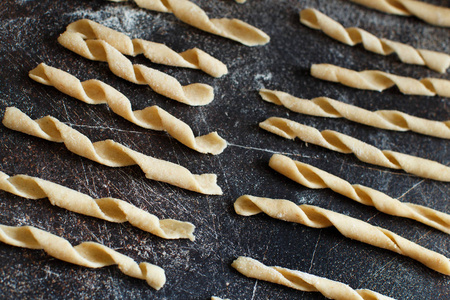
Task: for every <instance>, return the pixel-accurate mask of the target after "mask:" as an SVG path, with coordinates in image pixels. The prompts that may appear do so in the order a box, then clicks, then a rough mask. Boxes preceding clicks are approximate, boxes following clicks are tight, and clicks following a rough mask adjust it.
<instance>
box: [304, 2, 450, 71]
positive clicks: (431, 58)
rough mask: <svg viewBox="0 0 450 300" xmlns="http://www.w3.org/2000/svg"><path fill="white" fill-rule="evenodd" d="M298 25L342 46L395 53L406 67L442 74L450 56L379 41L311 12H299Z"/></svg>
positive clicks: (369, 34)
mask: <svg viewBox="0 0 450 300" xmlns="http://www.w3.org/2000/svg"><path fill="white" fill-rule="evenodd" d="M300 22H301V23H303V24H304V25H306V26H308V27H310V28H314V29H318V30H322V31H323V32H324V33H325V34H326V35H328V36H330V37H332V38H334V39H336V40H338V41H340V42H341V43H344V44H346V45H350V46H355V45H357V44H360V43H362V45H363V46H364V48H365V49H366V50H369V51H371V52H375V53H377V54H381V55H389V54H392V53H396V54H397V55H398V57H399V58H400V60H401V61H402V62H404V63H407V64H414V65H425V66H427V67H428V68H430V69H432V70H435V71H437V72H440V73H445V71H446V69H447V68H448V67H449V66H450V55H448V54H446V53H442V52H436V51H430V50H425V49H415V48H413V47H411V46H409V45H406V44H402V43H399V42H394V41H391V40H388V39H380V38H378V37H376V36H374V35H373V34H371V33H369V32H367V31H365V30H363V29H360V28H357V27H351V28H344V26H342V25H341V24H340V23H338V22H336V21H335V20H333V19H331V18H330V17H328V16H326V15H324V14H323V13H321V12H319V11H318V10H315V9H304V10H302V11H301V12H300Z"/></svg>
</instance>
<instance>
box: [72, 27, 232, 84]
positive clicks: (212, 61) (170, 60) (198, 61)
mask: <svg viewBox="0 0 450 300" xmlns="http://www.w3.org/2000/svg"><path fill="white" fill-rule="evenodd" d="M66 31H68V32H72V33H77V34H80V35H81V36H82V38H83V39H84V40H92V39H99V40H104V41H105V42H107V43H108V44H110V45H111V46H113V47H114V48H116V49H117V50H118V51H119V52H121V53H122V54H125V55H132V56H136V55H139V54H144V55H145V57H147V58H148V59H149V60H150V61H152V62H154V63H157V64H164V65H169V66H176V67H183V68H191V69H200V70H202V71H204V72H205V73H207V74H209V75H211V76H214V77H221V76H222V75H224V74H227V73H228V69H227V66H226V65H225V64H223V63H222V62H221V61H220V60H218V59H216V58H214V57H212V56H211V55H209V54H208V53H206V52H204V51H202V50H200V49H198V48H193V49H189V50H187V51H184V52H181V53H177V52H175V51H173V50H172V49H170V48H169V47H167V46H166V45H164V44H160V43H155V42H151V41H146V40H143V39H130V38H129V37H128V36H127V35H125V34H123V33H121V32H118V31H115V30H113V29H111V28H108V27H106V26H103V25H101V24H98V23H96V22H94V21H91V20H88V19H82V20H78V21H75V22H73V23H71V24H69V25H68V26H67V29H66Z"/></svg>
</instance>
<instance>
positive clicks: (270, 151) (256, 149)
mask: <svg viewBox="0 0 450 300" xmlns="http://www.w3.org/2000/svg"><path fill="white" fill-rule="evenodd" d="M228 146H231V147H237V148H242V149H247V150H255V151H262V152H269V153H273V154H284V155H291V156H301V157H305V158H317V157H311V156H306V155H301V154H296V153H286V152H280V151H274V150H270V149H264V148H257V147H250V146H243V145H237V144H233V143H228Z"/></svg>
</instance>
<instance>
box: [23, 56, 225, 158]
mask: <svg viewBox="0 0 450 300" xmlns="http://www.w3.org/2000/svg"><path fill="white" fill-rule="evenodd" d="M29 76H30V77H31V78H32V79H34V80H36V81H37V82H40V83H42V84H45V85H51V86H54V87H55V88H57V89H58V90H60V91H61V92H63V93H65V94H68V95H69V96H72V97H74V98H76V99H78V100H81V101H83V102H85V103H88V104H101V103H106V104H107V105H108V106H109V107H110V108H111V110H112V111H113V112H115V113H116V114H118V115H119V116H121V117H123V118H125V119H127V120H128V121H130V122H132V123H134V124H136V125H138V126H141V127H143V128H147V129H152V130H160V131H167V133H168V134H169V135H171V136H172V137H173V138H175V139H176V140H178V141H179V142H181V143H183V144H184V145H186V146H188V147H189V148H191V149H194V150H196V151H198V152H201V153H211V154H219V153H221V152H222V151H223V149H225V148H226V146H227V142H226V141H225V140H224V139H222V138H221V137H220V136H219V135H218V134H217V133H216V132H212V133H209V134H207V135H203V136H199V137H195V136H194V133H193V132H192V129H191V128H190V127H189V126H188V125H187V124H186V123H184V122H183V121H181V120H179V119H177V118H175V117H174V116H172V115H171V114H169V113H168V112H166V111H165V110H163V109H162V108H160V107H158V106H156V105H154V106H150V107H146V108H144V109H143V110H136V111H132V110H131V103H130V100H128V98H127V97H125V95H123V94H122V93H120V92H119V91H118V90H116V89H115V88H113V87H112V86H110V85H107V84H106V83H104V82H102V81H99V80H95V79H93V80H87V81H83V82H80V80H78V79H77V78H76V77H74V76H72V75H70V74H69V73H67V72H64V71H62V70H59V69H56V68H53V67H50V66H47V65H46V64H43V63H41V64H40V65H38V66H37V67H36V68H34V69H33V70H31V71H30V73H29Z"/></svg>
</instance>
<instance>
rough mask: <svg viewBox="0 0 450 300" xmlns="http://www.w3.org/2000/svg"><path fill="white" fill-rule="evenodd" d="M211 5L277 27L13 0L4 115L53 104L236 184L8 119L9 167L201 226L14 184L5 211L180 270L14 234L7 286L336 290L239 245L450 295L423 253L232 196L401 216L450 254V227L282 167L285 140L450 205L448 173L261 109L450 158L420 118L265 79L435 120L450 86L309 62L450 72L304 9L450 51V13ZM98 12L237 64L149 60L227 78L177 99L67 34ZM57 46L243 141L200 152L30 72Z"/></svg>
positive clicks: (47, 111)
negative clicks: (173, 224) (277, 159)
mask: <svg viewBox="0 0 450 300" xmlns="http://www.w3.org/2000/svg"><path fill="white" fill-rule="evenodd" d="M194 2H195V3H197V4H199V5H201V6H202V7H203V8H204V9H205V11H206V12H207V13H208V14H209V16H210V17H236V18H240V19H242V20H245V21H247V22H249V23H250V24H253V25H255V26H257V27H259V28H261V29H263V30H264V31H265V32H267V33H268V34H269V35H270V36H271V38H272V40H271V42H270V43H269V44H268V45H266V46H263V47H254V48H249V47H246V46H243V45H240V44H238V43H236V42H233V41H229V40H226V39H224V38H221V37H217V36H213V35H211V34H208V33H205V32H202V31H200V30H197V29H194V28H191V27H189V26H187V25H185V24H183V23H181V22H179V21H178V20H177V19H176V18H175V17H174V16H173V15H170V14H163V13H156V12H151V11H145V10H143V9H140V8H138V7H137V6H136V5H134V4H132V3H129V4H125V3H111V2H108V1H101V0H95V1H94V0H90V1H87V0H84V1H83V0H79V1H46V0H41V1H31V0H28V1H27V0H16V1H12V0H10V1H2V2H0V20H1V21H0V28H1V32H2V35H1V37H0V70H1V77H0V112H1V113H0V115H1V116H2V115H3V113H4V109H5V108H6V107H8V106H16V107H18V108H20V109H21V110H23V111H24V112H25V113H27V114H29V115H30V116H31V117H32V118H40V117H43V116H45V115H52V116H54V117H56V118H58V119H59V120H61V121H62V122H65V123H66V124H69V125H71V126H73V127H74V128H76V129H78V130H79V131H81V132H82V133H84V134H86V135H87V136H88V137H90V138H91V139H92V140H93V141H97V140H102V139H106V138H113V139H114V140H116V141H117V142H120V143H123V144H125V145H127V146H130V147H131V148H133V149H135V150H138V151H141V152H143V153H145V154H148V155H152V156H155V157H158V158H163V159H166V160H169V161H173V162H176V163H180V164H181V165H183V166H185V167H187V168H188V169H190V170H191V171H192V172H193V173H197V174H198V173H216V174H217V175H218V177H219V179H218V182H219V185H220V186H221V187H222V188H223V191H224V195H223V196H204V195H199V194H196V193H193V192H189V191H185V190H182V189H179V188H175V187H172V186H169V185H167V184H163V183H158V182H154V181H149V180H147V179H145V177H144V175H143V173H142V172H141V171H140V169H139V168H137V167H127V168H120V169H113V168H108V167H106V166H102V165H99V164H97V163H95V162H92V161H89V160H87V159H84V158H80V157H78V156H76V155H74V154H72V153H71V152H69V151H68V150H66V148H65V147H64V146H63V145H61V144H56V143H51V142H47V141H44V140H41V139H39V138H34V137H30V136H27V135H24V134H22V133H18V132H14V131H11V130H9V129H7V128H5V127H4V126H3V125H1V126H0V138H1V144H2V146H1V147H0V170H2V171H4V172H5V173H8V174H10V175H14V174H28V175H31V176H37V177H40V178H43V179H47V180H51V181H54V182H57V183H60V184H62V185H65V186H68V187H71V188H73V189H76V190H78V191H81V192H84V193H87V194H89V195H91V196H93V197H106V196H113V197H117V198H120V199H123V200H126V201H129V202H130V203H133V204H135V205H136V206H138V207H140V208H143V209H145V210H147V211H149V212H152V213H155V214H156V215H158V216H159V217H161V218H176V219H180V220H186V221H191V222H192V223H194V224H195V225H196V226H197V229H196V232H195V234H196V240H195V242H190V241H186V240H180V241H167V240H163V239H160V238H157V237H154V236H152V235H151V234H148V233H145V232H143V231H140V230H138V229H136V228H134V227H132V226H130V225H129V224H128V223H125V224H113V223H108V222H105V221H101V220H97V219H94V218H90V217H85V216H82V215H77V214H75V213H71V212H67V211H65V210H63V209H60V208H58V207H53V206H51V205H50V204H49V202H48V200H47V199H43V200H37V201H30V200H26V199H23V198H20V197H16V196H13V195H11V194H8V193H6V192H1V191H0V199H1V201H0V220H1V222H0V223H2V224H7V225H33V226H36V227H38V228H41V229H45V230H48V231H50V232H52V233H54V234H57V235H60V236H63V237H65V238H67V239H68V240H69V241H70V242H71V243H72V244H74V245H76V244H78V243H80V242H82V241H97V242H101V243H103V244H105V245H106V246H109V247H111V248H113V249H116V250H118V251H120V252H121V253H124V254H126V255H129V256H130V257H131V258H133V259H135V260H136V261H138V262H141V261H148V262H151V263H155V264H157V265H159V266H161V267H163V268H164V269H165V270H166V275H167V284H166V286H165V287H164V288H163V289H161V290H160V291H158V292H156V291H154V290H153V289H151V288H149V287H148V286H147V284H146V283H145V282H144V281H141V280H137V279H133V278H129V277H127V276H125V275H123V274H122V273H121V272H120V271H119V270H118V269H117V268H116V267H108V268H103V269H99V270H93V269H87V268H84V267H79V266H74V265H70V264H67V263H64V262H61V261H57V260H55V259H52V258H51V257H49V256H48V255H47V254H45V253H44V252H43V251H40V250H28V249H22V248H16V247H12V246H8V245H5V244H0V260H1V262H2V264H1V267H0V278H1V279H0V298H7V299H18V298H52V299H59V298H62V297H65V298H118V299H120V298H124V299H126V298H138V299H139V298H142V299H150V298H151V299H153V298H154V299H208V298H209V297H210V296H212V295H216V296H221V297H228V298H231V299H287V298H301V299H323V297H322V296H321V295H320V294H318V293H303V292H299V291H295V290H291V289H289V288H285V287H282V286H278V285H274V284H270V283H266V282H260V281H255V280H253V279H248V278H245V277H243V276H241V275H240V274H238V273H237V272H236V271H234V270H233V269H232V268H231V267H230V263H231V262H232V261H233V260H234V259H235V258H236V257H237V256H239V255H246V256H251V257H253V258H256V259H258V260H261V261H263V262H264V263H266V264H268V265H280V266H284V267H287V268H291V269H297V270H301V271H306V272H310V273H313V274H316V275H320V276H324V277H327V278H330V279H334V280H338V281H342V282H345V283H348V284H349V285H350V286H352V287H354V288H368V289H372V290H375V291H377V292H379V293H382V294H385V295H389V296H391V297H394V298H398V299H449V294H450V288H449V285H450V280H449V279H448V277H446V276H444V275H442V274H439V273H437V272H435V271H432V270H430V269H428V268H426V267H424V266H422V265H421V264H420V263H418V262H415V261H413V260H411V259H409V258H407V257H403V256H400V255H397V254H395V253H392V252H389V251H386V250H380V249H377V248H375V247H372V246H368V245H365V244H362V243H359V242H356V241H352V240H349V239H346V238H344V237H342V236H341V235H340V234H339V233H338V231H337V230H335V229H331V228H330V229H322V230H319V229H313V228H308V227H305V226H302V225H299V224H291V223H287V222H282V221H277V220H273V219H270V218H269V217H267V216H264V215H260V216H255V217H241V216H238V215H236V213H235V212H234V210H233V206H232V205H233V203H234V201H235V199H236V198H237V197H239V196H240V195H242V194H253V195H258V196H267V197H276V198H286V199H290V200H293V201H296V202H297V203H309V204H314V205H318V206H320V207H324V208H328V209H332V210H334V211H337V212H341V213H344V214H347V215H350V216H353V217H356V218H360V219H363V220H366V221H368V222H370V223H371V224H373V225H378V226H382V227H384V228H387V229H389V230H392V231H394V232H396V233H398V234H400V235H401V236H403V237H405V238H408V239H410V240H412V241H415V242H417V243H419V244H420V245H422V246H424V247H427V248H430V249H432V250H435V251H437V252H439V253H442V254H444V255H446V256H447V257H450V251H449V245H450V243H449V238H448V235H446V234H444V233H441V232H439V231H437V230H434V229H431V228H428V227H426V226H424V225H421V224H419V223H416V222H413V221H409V220H405V219H400V218H395V217H391V216H387V215H384V214H382V213H379V212H378V211H376V210H375V209H374V208H372V207H366V206H363V205H360V204H358V203H355V202H353V201H350V200H348V199H346V198H344V197H342V196H339V195H337V194H335V193H333V192H331V191H330V190H310V189H307V188H304V187H302V186H299V185H297V184H295V183H294V182H291V181H290V180H288V179H286V178H284V177H283V176H281V175H279V174H277V173H276V172H274V171H272V170H271V169H270V168H269V167H268V160H269V158H270V157H271V155H272V154H273V153H276V152H281V153H285V154H286V155H288V156H290V157H292V158H294V159H298V160H301V161H303V162H306V163H310V164H312V165H314V166H317V167H319V168H322V169H324V170H327V171H329V172H331V173H333V174H336V175H338V176H341V177H343V178H345V179H347V180H349V181H350V182H352V183H360V184H363V185H367V186H370V187H374V188H376V189H379V190H381V191H384V192H386V193H387V194H389V195H391V196H394V197H400V198H401V199H402V200H403V201H407V202H412V203H417V204H422V205H427V206H430V207H433V208H435V209H438V210H441V211H444V212H450V208H449V205H448V203H449V200H450V196H449V185H448V183H441V182H436V181H431V180H423V179H420V178H417V177H415V176H410V175H408V174H406V173H404V172H402V171H395V170H389V169H385V168H381V167H376V166H371V165H368V164H364V163H361V162H360V161H358V160H357V159H356V158H355V157H354V156H352V155H344V154H339V153H334V152H331V151H329V150H326V149H323V148H320V147H317V146H314V145H306V144H305V143H303V142H301V141H294V142H292V141H289V140H285V139H282V138H280V137H277V136H275V135H272V134H270V133H268V132H265V131H263V130H261V129H259V127H258V122H261V121H263V120H265V119H266V118H268V117H270V116H282V117H289V118H291V119H294V120H297V121H299V122H302V123H304V124H307V125H312V126H315V127H317V128H318V129H334V130H337V131H339V132H343V133H346V134H349V135H352V136H355V137H357V138H359V139H361V140H363V141H366V142H368V143H370V144H373V145H375V146H378V147H380V148H382V149H392V150H396V151H401V152H405V153H409V154H413V155H417V156H421V157H426V158H429V159H433V160H436V161H439V162H441V163H444V164H447V165H448V164H449V163H450V152H449V149H448V147H449V143H448V141H447V140H441V139H437V138H432V137H426V136H421V135H419V134H415V133H401V132H390V131H384V130H378V129H374V128H370V127H367V126H362V125H358V124H354V123H351V122H349V121H345V120H341V119H323V118H316V117H310V116H304V115H299V114H295V113H291V112H288V111H287V110H286V109H284V108H283V107H278V106H275V105H272V104H269V103H265V102H263V101H261V99H260V97H259V96H258V93H257V91H258V89H260V88H262V87H266V88H270V89H279V90H283V91H286V92H289V93H292V94H294V95H296V96H299V97H303V98H312V97H318V96H328V97H331V98H335V99H339V100H342V101H345V102H348V103H352V104H355V105H358V106H361V107H364V108H367V109H370V110H376V109H397V110H401V111H404V112H406V113H409V114H412V115H416V116H420V117H426V118H430V119H436V120H447V119H450V116H449V112H450V111H449V103H450V102H449V99H446V98H442V97H420V96H406V95H402V94H401V93H400V92H399V91H398V90H397V89H396V88H392V89H389V90H387V91H385V92H383V93H377V92H371V91H360V90H354V89H351V88H348V87H345V86H342V85H338V84H333V83H329V82H324V81H320V80H318V79H315V78H312V77H311V76H310V75H309V67H310V66H311V64H312V63H333V64H337V65H340V66H343V67H348V68H354V69H357V70H363V69H380V70H385V71H388V72H392V73H395V74H399V75H407V76H411V77H415V78H422V77H428V76H433V77H439V78H446V79H449V76H448V73H447V74H438V73H435V72H433V71H431V70H428V69H426V68H424V67H420V66H412V65H404V64H401V63H400V62H399V60H398V59H397V58H396V56H395V55H393V56H389V57H382V56H378V55H376V54H373V53H370V52H366V51H365V50H364V49H363V48H362V47H360V46H358V47H353V48H352V47H348V46H346V45H343V44H340V43H338V42H336V41H334V40H332V39H330V38H328V37H327V36H325V35H324V34H322V33H321V32H319V31H315V30H312V29H309V28H307V27H305V26H303V25H301V24H300V23H299V21H298V12H299V11H300V10H301V9H302V8H306V7H314V8H317V9H319V10H321V11H322V12H324V13H326V14H328V15H329V16H331V17H332V18H334V19H336V20H338V21H340V22H341V23H343V24H344V26H359V27H362V28H365V29H366V30H368V31H369V32H373V33H374V34H376V35H378V36H380V37H387V38H391V39H395V40H398V41H402V42H408V43H410V44H411V45H413V46H416V47H422V48H427V49H432V50H439V51H443V52H446V53H449V52H450V44H449V42H448V41H449V29H446V28H437V27H433V26H431V25H428V24H425V23H423V22H421V21H420V20H418V19H415V18H404V17H398V16H392V15H387V14H383V13H380V12H377V11H374V10H370V9H366V8H364V7H362V6H359V5H356V4H353V3H351V2H349V1H344V0H334V1H329V0H309V1H298V0H296V1H294V0H289V1H288V0H286V1H282V0H248V1H247V3H246V4H244V5H239V4H236V3H235V2H234V1H232V0H221V1H219V0H216V1H206V0H203V1H200V0H196V1H194ZM427 2H430V3H435V4H438V5H442V6H447V7H448V6H450V2H449V1H448V0H427ZM83 17H86V18H91V19H93V20H95V21H98V22H100V23H102V24H104V25H107V26H110V27H112V28H114V29H117V30H120V31H123V32H125V33H127V34H129V35H130V36H132V37H140V38H144V39H149V40H153V41H156V42H163V43H166V44H167V45H168V46H170V47H172V48H173V49H175V50H177V51H183V50H186V49H188V48H192V47H199V48H201V49H203V50H205V51H207V52H209V53H210V54H212V55H214V56H215V57H217V58H219V59H221V60H222V61H224V62H225V63H226V64H227V65H228V67H229V70H230V73H229V74H228V75H227V76H224V77H223V78H220V79H214V78H212V77H209V76H208V75H206V74H204V73H202V72H200V71H195V70H186V69H179V68H172V67H166V66H158V65H153V64H151V63H149V62H148V61H146V60H145V59H144V58H143V57H136V58H133V59H132V60H133V62H137V63H144V64H147V65H150V66H152V67H155V68H157V69H159V70H163V71H166V72H167V73H169V74H171V75H173V76H175V77H176V78H177V79H179V80H180V81H181V83H182V84H189V83H193V82H203V83H208V84H210V85H212V86H214V89H215V94H216V96H215V100H214V101H213V102H212V103H211V104H210V105H208V106H204V107H189V106H186V105H183V104H180V103H177V102H175V101H172V100H169V99H166V98H164V97H162V96H160V95H158V94H156V93H154V92H153V91H151V90H150V88H148V87H146V86H137V85H133V84H131V83H129V82H126V81H124V80H121V79H118V78H117V77H115V76H114V75H113V74H112V73H111V72H110V71H109V70H108V66H107V64H106V63H99V62H93V61H89V60H87V59H84V58H82V57H79V56H77V55H76V54H73V53H71V52H70V51H68V50H66V49H64V48H63V47H61V46H60V45H58V43H57V41H56V38H57V37H58V35H59V34H60V33H62V32H63V31H64V29H65V26H67V25H68V24H69V23H70V22H72V21H75V20H77V19H80V18H83ZM41 62H45V63H47V64H49V65H51V66H54V67H58V68H61V69H63V70H65V71H68V72H70V73H72V74H73V75H75V76H77V77H78V78H80V79H81V80H86V79H91V78H97V79H101V80H103V81H105V82H107V83H109V84H111V85H113V86H115V87H116V88H117V89H119V90H120V91H121V92H123V93H124V94H125V95H127V96H128V97H129V98H130V99H131V100H132V104H133V108H134V109H141V108H144V107H146V106H149V105H153V104H156V105H159V106H161V107H162V108H164V109H166V110H167V111H169V112H170V113H172V114H174V115H176V116H177V117H179V118H181V119H182V120H184V121H185V122H186V123H188V124H190V125H191V126H192V128H193V130H194V132H195V134H196V135H199V134H206V133H208V132H210V131H215V130H216V131H218V132H219V134H220V135H221V136H223V137H224V138H225V139H226V140H227V141H228V142H229V146H228V148H227V149H226V150H225V151H224V153H223V154H221V155H218V156H210V155H202V154H198V153H196V152H195V151H192V150H190V149H188V148H186V147H184V146H183V145H181V144H179V143H178V142H176V141H175V140H173V139H172V138H170V137H169V136H168V135H167V134H165V133H161V132H154V131H148V130H145V129H142V128H140V127H137V126H135V125H133V124H131V123H128V122H127V121H125V120H123V119H120V118H119V117H117V116H116V115H114V114H113V113H112V112H111V111H110V110H109V109H108V108H107V107H106V106H104V105H99V106H90V105H87V104H84V103H82V102H80V101H77V100H74V99H71V98H70V97H68V96H66V95H64V94H62V93H60V92H59V91H57V90H56V89H54V88H52V87H47V86H43V85H40V84H38V83H36V82H34V81H32V80H31V79H29V78H28V76H27V73H28V71H30V70H31V69H32V68H34V67H35V66H37V65H38V64H39V63H41Z"/></svg>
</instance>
